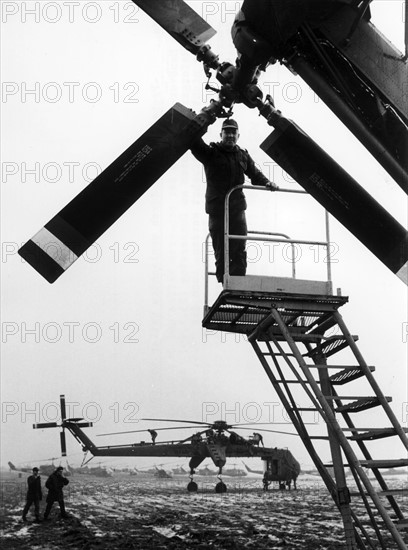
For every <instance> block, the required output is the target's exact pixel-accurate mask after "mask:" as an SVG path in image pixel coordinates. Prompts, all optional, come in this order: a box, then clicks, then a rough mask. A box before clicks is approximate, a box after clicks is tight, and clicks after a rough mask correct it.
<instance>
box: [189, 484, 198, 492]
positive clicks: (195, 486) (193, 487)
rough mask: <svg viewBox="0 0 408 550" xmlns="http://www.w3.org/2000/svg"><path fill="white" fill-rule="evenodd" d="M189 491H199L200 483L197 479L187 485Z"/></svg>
mask: <svg viewBox="0 0 408 550" xmlns="http://www.w3.org/2000/svg"><path fill="white" fill-rule="evenodd" d="M187 491H188V492H189V493H196V492H197V491H198V485H197V483H196V482H195V481H190V483H189V484H188V485H187Z"/></svg>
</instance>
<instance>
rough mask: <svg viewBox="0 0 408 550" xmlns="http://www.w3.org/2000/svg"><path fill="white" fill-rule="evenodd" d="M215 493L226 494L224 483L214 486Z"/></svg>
mask: <svg viewBox="0 0 408 550" xmlns="http://www.w3.org/2000/svg"><path fill="white" fill-rule="evenodd" d="M215 492H216V493H226V492H227V486H226V485H225V483H224V482H222V481H219V482H218V483H217V485H216V486H215Z"/></svg>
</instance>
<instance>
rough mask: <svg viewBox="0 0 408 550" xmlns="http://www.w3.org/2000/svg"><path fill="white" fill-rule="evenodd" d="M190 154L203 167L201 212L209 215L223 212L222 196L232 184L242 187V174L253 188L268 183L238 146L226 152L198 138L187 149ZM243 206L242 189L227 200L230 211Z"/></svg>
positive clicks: (238, 210) (217, 144) (243, 178)
mask: <svg viewBox="0 0 408 550" xmlns="http://www.w3.org/2000/svg"><path fill="white" fill-rule="evenodd" d="M191 152H192V153H193V155H194V156H195V158H196V159H197V160H198V161H200V162H201V163H202V164H203V165H204V170H205V175H206V178H207V190H206V193H205V211H206V212H207V214H210V216H219V215H222V214H223V213H224V200H225V196H226V195H227V193H228V192H229V191H230V190H231V189H232V188H233V187H235V186H236V185H243V184H244V181H245V175H247V176H248V177H249V178H250V180H251V183H252V184H253V185H266V184H267V183H268V182H269V180H268V178H266V177H265V176H264V175H263V174H262V172H261V171H260V170H258V168H257V167H256V166H255V163H254V161H253V159H252V158H251V156H250V154H249V153H248V151H247V150H246V149H241V148H240V147H238V145H235V147H234V149H233V150H232V151H228V150H227V149H225V147H224V146H223V145H222V144H221V143H220V142H219V143H210V145H207V144H206V143H205V142H204V141H203V140H202V139H200V140H198V141H197V142H195V143H194V145H193V146H192V147H191ZM246 207H247V204H246V200H245V195H244V193H243V191H242V189H239V190H237V191H234V193H232V195H231V197H230V212H231V213H236V212H241V211H243V210H246Z"/></svg>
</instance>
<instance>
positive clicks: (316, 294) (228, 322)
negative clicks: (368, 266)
mask: <svg viewBox="0 0 408 550" xmlns="http://www.w3.org/2000/svg"><path fill="white" fill-rule="evenodd" d="M302 290H303V292H302ZM347 301H348V298H347V297H345V296H333V295H332V294H331V283H329V282H321V281H307V280H299V279H290V278H284V277H260V276H256V275H252V276H251V275H250V276H246V277H231V276H226V277H225V280H224V285H223V290H222V292H221V294H220V295H219V297H218V298H217V300H216V301H215V302H214V304H213V305H212V306H209V305H206V306H205V307H204V319H203V323H202V324H203V327H205V328H207V329H212V330H222V331H225V332H236V333H240V334H246V335H248V336H249V335H251V334H252V332H253V331H254V330H255V329H256V328H258V329H259V327H260V326H261V323H262V322H263V321H264V319H265V318H266V317H267V316H268V315H269V314H270V311H271V307H272V306H276V307H277V308H279V310H280V311H281V313H282V315H283V317H284V319H285V322H286V323H287V326H288V328H289V330H290V333H291V334H292V336H293V337H294V338H295V339H296V340H297V341H298V340H304V341H317V339H318V338H319V327H321V326H323V327H324V328H325V330H327V328H329V327H328V326H327V322H326V318H327V316H328V315H329V314H330V313H331V312H333V311H336V310H337V309H338V308H339V307H340V306H342V305H343V304H345V303H346V302H347ZM325 323H326V324H325ZM271 333H273V334H274V335H275V336H277V337H278V338H279V333H280V331H279V328H278V326H277V324H276V323H272V324H270V325H268V328H267V329H265V331H264V334H263V335H261V334H259V335H258V338H262V339H268V334H271ZM281 338H282V335H281Z"/></svg>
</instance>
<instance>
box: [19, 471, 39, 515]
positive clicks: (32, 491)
mask: <svg viewBox="0 0 408 550" xmlns="http://www.w3.org/2000/svg"><path fill="white" fill-rule="evenodd" d="M27 485H28V489H27V496H26V504H25V506H24V510H23V521H27V514H28V511H29V509H30V506H31V505H32V504H34V514H35V521H40V500H42V490H41V478H40V476H39V475H38V468H36V467H35V468H33V474H32V475H31V476H28V478H27Z"/></svg>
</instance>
